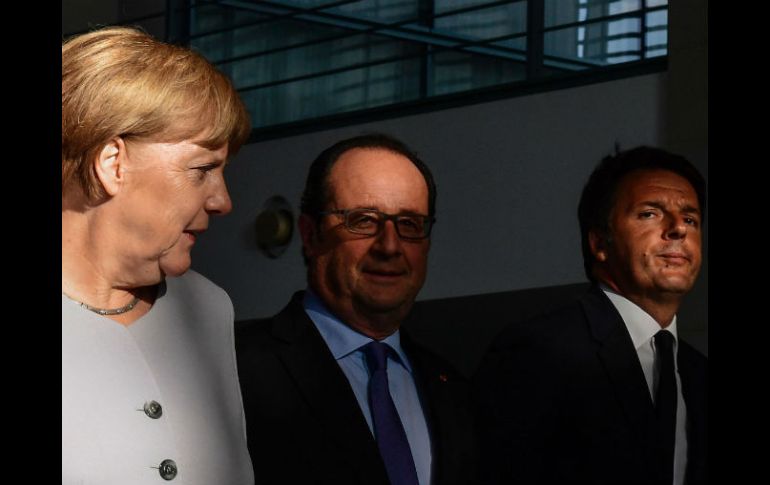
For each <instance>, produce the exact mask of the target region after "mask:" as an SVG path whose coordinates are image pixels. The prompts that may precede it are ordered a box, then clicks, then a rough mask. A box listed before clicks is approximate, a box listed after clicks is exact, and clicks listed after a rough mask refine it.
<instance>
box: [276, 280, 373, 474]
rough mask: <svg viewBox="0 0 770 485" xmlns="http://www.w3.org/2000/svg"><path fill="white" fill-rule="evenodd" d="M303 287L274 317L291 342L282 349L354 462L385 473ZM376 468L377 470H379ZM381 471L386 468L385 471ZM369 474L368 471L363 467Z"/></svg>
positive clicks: (316, 413) (317, 412) (316, 411)
mask: <svg viewBox="0 0 770 485" xmlns="http://www.w3.org/2000/svg"><path fill="white" fill-rule="evenodd" d="M301 302H302V293H301V292H300V293H297V294H295V295H294V297H293V299H292V302H291V303H290V305H289V306H288V307H287V309H286V311H284V312H283V313H282V314H281V315H280V316H279V317H278V318H276V319H275V320H274V322H273V329H272V331H273V334H274V336H275V337H276V338H278V339H280V340H283V341H285V342H287V343H288V344H289V345H287V346H286V347H285V348H284V349H282V350H281V351H280V352H279V353H278V358H279V359H280V360H281V361H282V362H283V364H284V365H285V367H286V369H287V371H288V373H289V374H290V376H291V377H292V378H293V379H294V381H295V383H296V385H297V388H298V389H299V390H300V392H301V394H302V395H303V396H304V398H305V400H306V402H307V404H308V407H309V409H310V413H311V415H312V416H313V417H315V418H317V419H318V422H319V425H320V426H321V427H322V428H323V429H324V431H325V433H326V434H327V435H328V437H329V439H330V440H331V441H332V442H333V443H334V445H336V446H337V447H339V448H340V449H342V450H344V453H345V454H346V456H349V457H350V459H351V460H350V461H351V463H356V464H357V465H359V466H360V467H361V469H362V470H364V471H366V470H372V472H373V473H374V476H377V475H382V476H383V477H384V476H385V473H386V472H385V467H384V465H383V464H382V459H381V458H380V455H379V450H378V449H377V445H376V442H375V441H374V438H373V437H372V434H371V431H370V430H369V426H368V425H367V424H366V420H365V418H364V416H363V413H362V412H361V408H360V407H359V406H358V401H356V397H355V395H354V394H353V390H352V389H351V387H350V383H349V382H348V380H347V378H346V377H345V374H344V373H343V372H342V370H341V369H340V368H339V365H338V364H337V362H336V361H335V359H334V357H333V356H332V354H331V352H330V351H329V348H328V347H327V346H326V343H325V342H324V340H323V338H322V337H321V335H320V333H318V330H317V329H316V328H315V326H314V325H313V322H312V321H311V320H310V317H308V316H307V314H306V313H305V310H304V308H303V307H302V303H301ZM374 470H376V471H374ZM380 472H381V473H380ZM364 476H367V477H369V478H368V479H369V480H371V475H370V474H369V473H364Z"/></svg>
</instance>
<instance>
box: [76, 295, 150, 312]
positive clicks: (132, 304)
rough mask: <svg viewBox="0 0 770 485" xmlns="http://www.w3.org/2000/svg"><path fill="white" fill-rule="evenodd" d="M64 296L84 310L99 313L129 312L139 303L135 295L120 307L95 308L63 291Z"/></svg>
mask: <svg viewBox="0 0 770 485" xmlns="http://www.w3.org/2000/svg"><path fill="white" fill-rule="evenodd" d="M64 296H66V297H67V298H69V299H70V300H72V301H74V302H75V303H77V304H78V305H80V306H82V307H83V308H85V309H86V310H91V311H92V312H94V313H98V314H99V315H120V314H121V313H126V312H130V311H131V310H133V309H134V307H135V306H136V304H137V303H139V297H138V296H135V297H134V299H133V300H131V301H130V302H128V304H127V305H123V306H122V307H120V308H96V307H95V306H91V305H89V304H88V303H83V302H82V301H78V300H76V299H74V298H72V297H71V296H69V295H68V294H66V293H64Z"/></svg>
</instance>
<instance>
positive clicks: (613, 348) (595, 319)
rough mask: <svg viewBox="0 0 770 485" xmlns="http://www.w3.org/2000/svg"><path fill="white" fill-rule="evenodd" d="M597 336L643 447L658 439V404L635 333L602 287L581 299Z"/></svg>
mask: <svg viewBox="0 0 770 485" xmlns="http://www.w3.org/2000/svg"><path fill="white" fill-rule="evenodd" d="M581 304H582V306H583V310H584V312H585V314H586V317H587V319H588V324H589V326H590V328H591V332H592V334H593V337H594V339H595V340H596V342H597V344H598V349H597V355H598V358H599V360H600V361H601V363H602V366H603V367H604V369H605V371H606V372H607V377H608V378H609V381H610V383H611V385H612V387H613V389H614V390H615V394H616V395H617V397H618V400H619V401H620V405H621V407H622V409H623V414H624V415H625V417H626V419H627V421H628V424H629V425H630V426H631V428H632V429H633V430H634V433H635V434H636V435H637V436H638V437H639V439H640V441H641V443H642V445H643V449H645V450H649V449H651V447H650V446H649V445H650V444H651V443H652V440H654V436H653V435H652V432H653V430H654V429H655V426H654V423H655V421H654V419H655V415H654V408H653V404H652V398H651V397H650V391H649V389H648V388H647V381H646V379H645V377H644V371H643V370H642V366H641V364H640V363H639V357H638V356H637V353H636V349H635V348H634V344H633V341H632V340H631V336H630V335H629V333H628V330H627V329H626V326H625V324H624V323H623V320H622V318H621V317H620V314H619V313H618V312H617V310H616V309H615V307H614V306H613V305H612V302H610V301H609V299H608V298H607V296H606V295H605V294H604V293H603V292H602V291H601V289H600V288H598V287H593V288H592V289H591V291H589V293H588V294H586V296H585V297H583V299H582V300H581Z"/></svg>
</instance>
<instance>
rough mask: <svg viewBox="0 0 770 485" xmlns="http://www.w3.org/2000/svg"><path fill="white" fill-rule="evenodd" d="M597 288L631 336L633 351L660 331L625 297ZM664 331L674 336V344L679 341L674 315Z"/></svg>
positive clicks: (642, 311)
mask: <svg viewBox="0 0 770 485" xmlns="http://www.w3.org/2000/svg"><path fill="white" fill-rule="evenodd" d="M599 287H600V288H601V289H602V291H603V292H604V294H605V295H607V298H609V299H610V301H611V302H612V304H613V305H614V306H615V308H616V309H617V310H618V313H620V317H621V318H622V319H623V322H624V323H625V324H626V328H627V329H628V333H629V334H631V340H632V341H633V342H634V348H635V349H637V350H639V348H641V346H642V345H644V344H646V343H647V342H649V341H650V339H651V338H652V337H653V336H655V334H656V333H658V331H659V330H660V329H661V328H660V325H659V324H658V322H656V321H655V319H654V318H652V316H650V314H649V313H647V312H645V311H644V310H642V309H641V307H639V305H637V304H636V303H634V302H632V301H631V300H629V299H628V298H626V297H625V296H623V295H620V294H618V293H615V292H614V291H613V290H612V289H610V288H609V287H608V286H607V285H604V284H600V285H599ZM666 330H668V331H669V332H671V334H672V335H673V336H674V342H677V341H678V340H679V337H678V335H677V331H676V315H674V319H673V320H671V324H670V325H669V326H668V327H666Z"/></svg>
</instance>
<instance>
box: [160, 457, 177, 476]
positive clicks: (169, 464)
mask: <svg viewBox="0 0 770 485" xmlns="http://www.w3.org/2000/svg"><path fill="white" fill-rule="evenodd" d="M158 472H159V473H160V476H161V478H163V480H173V479H174V477H175V476H176V473H177V468H176V463H174V460H163V461H162V462H160V467H159V468H158Z"/></svg>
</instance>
